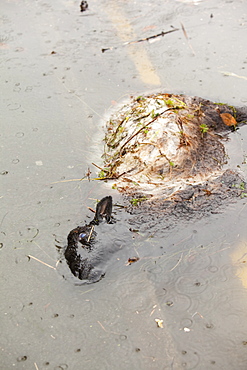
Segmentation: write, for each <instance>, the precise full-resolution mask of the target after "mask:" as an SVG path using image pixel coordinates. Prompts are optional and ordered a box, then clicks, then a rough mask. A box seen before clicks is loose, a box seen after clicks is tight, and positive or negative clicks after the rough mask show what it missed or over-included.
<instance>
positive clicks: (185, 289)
mask: <svg viewBox="0 0 247 370" xmlns="http://www.w3.org/2000/svg"><path fill="white" fill-rule="evenodd" d="M196 276H197V274H194V273H193V274H186V275H184V276H180V277H179V278H178V279H177V281H176V283H175V288H176V291H177V292H179V293H183V294H184V293H185V294H190V295H197V294H200V293H202V292H204V291H205V290H206V289H207V288H208V281H207V280H206V279H204V278H202V277H201V276H200V275H198V277H196Z"/></svg>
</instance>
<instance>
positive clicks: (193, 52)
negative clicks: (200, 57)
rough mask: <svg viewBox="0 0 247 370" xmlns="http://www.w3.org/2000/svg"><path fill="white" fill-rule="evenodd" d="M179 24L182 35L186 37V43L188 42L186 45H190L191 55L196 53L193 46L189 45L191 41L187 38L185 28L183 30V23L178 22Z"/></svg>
mask: <svg viewBox="0 0 247 370" xmlns="http://www.w3.org/2000/svg"><path fill="white" fill-rule="evenodd" d="M180 24H181V27H182V30H183V33H184V37H185V38H186V40H187V43H188V45H189V47H190V49H191V51H192V54H193V55H196V53H195V51H194V49H193V47H192V45H191V43H190V41H189V38H188V35H187V32H186V30H185V28H184V25H183V23H181V22H180Z"/></svg>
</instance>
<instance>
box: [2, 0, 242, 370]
mask: <svg viewBox="0 0 247 370" xmlns="http://www.w3.org/2000/svg"><path fill="white" fill-rule="evenodd" d="M88 3H89V8H88V10H87V11H86V12H84V13H81V12H80V9H79V2H78V3H77V2H76V1H62V0H54V1H52V2H47V1H44V0H38V1H35V2H33V1H30V0H26V1H25V2H19V1H17V0H16V1H15V0H12V1H7V0H3V1H2V3H1V9H2V12H1V23H2V27H1V44H0V49H1V50H0V51H1V64H0V68H1V74H0V78H1V86H2V88H1V110H0V111H1V122H2V126H1V127H2V129H1V199H0V200H1V220H0V222H1V241H0V242H1V244H0V245H1V301H0V310H1V344H0V346H1V358H0V365H1V366H0V367H1V369H6V370H8V369H12V368H16V369H78V368H79V369H82V368H83V369H116V368H118V369H123V370H125V369H202V370H204V369H240V370H241V369H243V370H245V369H246V363H247V352H246V351H247V334H246V333H247V321H246V310H247V291H246V289H247V270H246V266H247V257H246V253H247V229H246V217H247V206H246V199H244V198H243V199H240V200H238V201H236V202H235V203H231V204H229V205H228V206H226V207H224V208H223V209H220V210H219V213H217V214H212V215H210V216H208V217H206V218H202V219H201V220H198V221H196V222H187V223H184V222H183V221H181V224H178V225H176V227H175V228H173V229H172V230H167V231H166V230H165V229H164V228H163V226H164V225H162V222H161V223H160V230H161V231H162V232H161V233H160V234H159V233H157V234H156V235H153V237H150V235H149V233H148V228H147V230H146V231H145V232H142V233H139V234H138V233H135V232H131V231H130V230H129V227H130V225H129V224H128V219H129V217H130V216H129V215H128V214H126V213H125V212H124V210H121V209H120V210H118V211H117V212H116V214H115V217H116V218H117V220H118V221H117V223H116V224H113V225H103V226H102V230H101V231H100V232H101V233H102V234H101V237H102V238H104V241H107V243H109V248H110V250H112V248H113V249H114V246H116V247H117V252H116V253H113V254H112V257H111V259H110V261H109V264H108V266H107V273H106V276H105V278H104V279H103V280H102V281H100V282H99V283H97V284H92V285H87V286H76V285H75V281H74V280H73V279H72V278H71V275H70V274H69V271H68V269H66V264H65V263H64V261H62V263H60V264H59V266H58V267H57V268H56V266H57V261H58V259H59V257H60V254H61V250H62V248H63V247H64V245H65V243H66V236H67V234H68V232H69V231H70V230H71V229H73V228H74V227H76V226H77V225H79V224H83V223H84V222H85V221H87V220H88V219H89V218H92V214H91V213H90V211H88V210H87V207H94V206H95V202H94V199H96V198H99V199H100V198H101V197H103V196H104V195H107V194H109V193H110V194H111V195H112V196H113V198H114V201H115V202H121V198H120V196H119V195H118V193H117V192H116V191H114V190H111V189H110V188H109V187H107V186H106V185H105V184H102V183H98V182H96V181H90V182H89V181H85V180H83V181H67V180H71V179H81V178H82V177H83V176H84V175H85V173H86V172H87V170H88V167H90V169H91V171H92V177H94V176H95V175H96V173H97V170H96V169H95V168H94V167H93V166H92V165H91V163H92V162H96V163H101V159H100V155H101V153H102V151H103V146H102V142H101V138H102V137H103V129H102V122H103V118H104V115H105V114H107V112H109V109H110V107H111V106H112V105H113V104H115V103H116V102H119V101H121V100H122V99H124V98H125V97H126V96H129V95H130V94H136V95H137V94H140V93H143V92H146V91H158V90H162V91H164V90H166V91H171V92H173V93H184V94H188V95H198V96H202V97H204V98H208V99H210V100H215V101H218V102H221V101H222V102H226V103H228V104H230V105H236V106H244V105H246V102H247V89H246V84H247V81H246V80H247V73H246V69H245V68H246V63H247V59H246V52H245V51H246V42H245V39H246V37H245V35H246V29H247V23H246V22H247V21H246V19H247V18H246V16H247V5H246V2H245V1H241V0H238V1H229V0H225V1H223V0H219V1H218V2H217V3H216V2H215V1H210V0H209V1H197V2H196V1H194V2H192V1H172V0H169V1H159V0H154V1H152V2H148V1H142V2H141V4H140V2H138V1H136V2H133V1H117V0H116V1H113V0H112V1H108V2H107V4H106V3H105V2H103V1H101V0H97V1H96V0H90V1H88ZM180 22H182V23H183V25H184V27H185V29H186V31H187V35H188V37H189V43H188V42H187V41H186V39H185V37H184V34H183V33H182V31H178V32H174V33H172V34H170V35H167V36H164V37H163V38H161V39H155V40H153V41H155V42H152V43H138V44H133V45H131V46H129V47H127V46H125V47H121V44H122V43H124V42H126V41H132V40H137V39H138V38H142V37H148V36H150V35H153V34H157V33H159V32H161V31H162V30H164V31H166V30H168V29H170V26H171V25H172V26H174V27H179V28H180V27H181V25H180ZM118 45H120V47H119V48H117V49H115V50H112V51H107V52H105V53H103V54H102V52H101V49H102V48H105V47H109V46H118ZM246 143H247V129H246V127H242V128H241V129H240V130H238V131H237V132H235V133H233V134H232V135H231V140H230V141H229V142H228V143H227V144H226V146H227V150H228V154H229V161H228V165H229V167H230V168H234V169H239V170H240V171H242V173H243V175H245V176H246V172H247V171H246V155H247V153H246V145H247V144H246ZM108 226H109V228H108ZM132 228H134V226H133V225H132ZM28 255H30V256H32V257H30V258H27V256H28ZM136 255H138V256H139V257H140V260H139V261H138V262H136V263H134V264H133V265H130V266H126V261H127V260H128V258H129V257H134V256H136ZM33 257H35V258H37V259H38V260H39V261H42V262H44V263H46V264H47V265H49V266H50V267H49V266H47V265H44V264H43V263H41V262H39V261H37V260H35V259H34V258H33ZM55 268H56V269H55ZM63 275H64V276H65V278H64V277H63ZM155 319H159V320H163V328H161V327H158V326H157V322H156V321H155Z"/></svg>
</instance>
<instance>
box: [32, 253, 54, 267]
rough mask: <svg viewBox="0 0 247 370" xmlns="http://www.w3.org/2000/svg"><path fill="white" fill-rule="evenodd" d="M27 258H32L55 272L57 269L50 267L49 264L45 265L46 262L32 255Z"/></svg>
mask: <svg viewBox="0 0 247 370" xmlns="http://www.w3.org/2000/svg"><path fill="white" fill-rule="evenodd" d="M27 257H28V258H32V259H34V260H35V261H38V262H40V263H42V264H43V265H45V266H47V267H50V268H51V269H53V270H56V268H55V267H53V266H51V265H48V263H45V262H43V261H41V260H39V259H38V258H36V257H33V256H31V255H30V254H29V255H28V256H27Z"/></svg>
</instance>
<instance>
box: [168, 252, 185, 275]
mask: <svg viewBox="0 0 247 370" xmlns="http://www.w3.org/2000/svg"><path fill="white" fill-rule="evenodd" d="M182 258H183V253H182V254H181V256H180V258H179V260H178V262H177V263H176V265H175V266H174V267H173V268H172V269H171V270H170V272H171V271H173V270H174V269H175V268H176V267H177V266H178V265H179V264H180V262H181V260H182Z"/></svg>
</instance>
